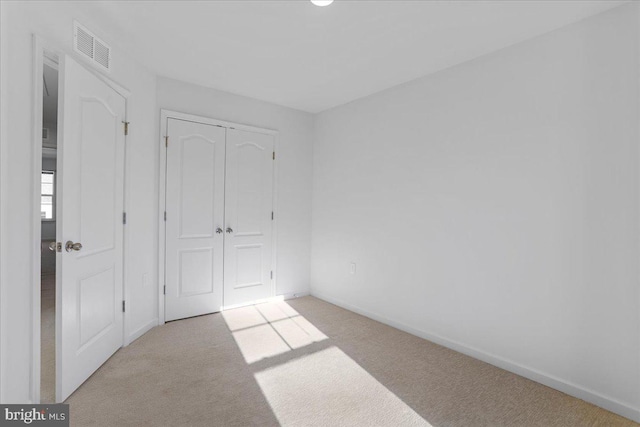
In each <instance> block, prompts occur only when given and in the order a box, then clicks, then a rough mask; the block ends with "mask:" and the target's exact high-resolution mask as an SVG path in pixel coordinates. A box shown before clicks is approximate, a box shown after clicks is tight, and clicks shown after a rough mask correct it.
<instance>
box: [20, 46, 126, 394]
mask: <svg viewBox="0 0 640 427" xmlns="http://www.w3.org/2000/svg"><path fill="white" fill-rule="evenodd" d="M45 46H47V45H45V44H44V43H43V41H42V40H40V39H38V38H37V37H36V39H35V64H36V67H35V73H34V87H35V93H34V99H35V101H34V122H33V126H34V137H33V144H34V149H33V152H34V169H35V170H34V187H33V197H34V199H33V200H34V204H35V206H34V212H33V215H34V230H35V231H34V251H36V253H38V256H37V257H36V259H37V261H34V267H35V268H34V270H33V274H34V289H33V292H34V293H33V307H34V310H33V319H34V322H33V324H32V325H33V329H32V333H33V338H34V347H33V349H34V351H33V353H32V355H33V362H32V395H33V400H34V402H40V403H53V402H63V401H64V400H65V399H66V398H67V397H69V395H70V394H71V393H73V392H74V391H75V389H76V388H78V387H79V386H80V385H81V384H82V383H83V382H84V381H85V380H86V379H87V378H88V377H89V376H90V375H91V374H93V372H95V370H96V369H98V368H99V367H100V366H101V365H102V364H103V363H104V362H105V361H106V360H107V359H108V358H109V357H111V355H112V354H113V353H115V352H116V351H117V350H118V349H119V348H120V347H122V346H123V344H124V309H125V304H124V302H125V301H124V297H123V295H124V274H123V272H124V221H123V216H124V179H125V174H124V164H125V136H126V131H127V124H128V122H127V120H126V104H127V97H128V95H129V93H128V92H126V91H123V90H121V88H120V87H119V86H118V85H116V84H115V83H113V82H111V81H110V80H108V79H106V78H105V77H104V76H101V75H100V74H98V73H96V72H95V71H93V70H91V69H90V68H87V67H85V66H84V65H82V64H81V63H80V62H78V61H77V60H76V59H75V58H74V57H72V56H70V55H65V54H61V53H53V52H59V51H58V50H56V49H52V48H49V47H45ZM36 160H37V161H36Z"/></svg>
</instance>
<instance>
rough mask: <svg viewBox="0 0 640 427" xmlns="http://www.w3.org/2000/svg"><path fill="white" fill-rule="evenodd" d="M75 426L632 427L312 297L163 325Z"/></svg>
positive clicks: (79, 412)
mask: <svg viewBox="0 0 640 427" xmlns="http://www.w3.org/2000/svg"><path fill="white" fill-rule="evenodd" d="M67 402H68V403H69V404H70V408H71V424H72V425H75V426H92V425H104V426H114V425H118V426H138V425H154V426H185V425H191V426H254V425H255V426H275V425H292V426H306V425H309V426H312V425H322V426H333V425H344V426H348V425H354V426H360V425H362V426H373V425H380V426H394V427H395V426H399V425H431V426H434V427H444V426H447V427H448V426H544V427H552V426H637V425H638V424H636V423H633V422H632V421H629V420H627V419H624V418H622V417H619V416H617V415H615V414H612V413H610V412H608V411H605V410H604V409H601V408H598V407H596V406H593V405H591V404H588V403H586V402H584V401H581V400H578V399H575V398H573V397H570V396H568V395H566V394H563V393H561V392H558V391H556V390H553V389H550V388H548V387H545V386H543V385H540V384H537V383H535V382H533V381H530V380H527V379H525V378H522V377H519V376H517V375H515V374H512V373H509V372H506V371H504V370H501V369H499V368H496V367H493V366H491V365H488V364H486V363H483V362H480V361H478V360H475V359H472V358H470V357H467V356H464V355H462V354H460V353H456V352H454V351H451V350H448V349H446V348H444V347H441V346H438V345H436V344H433V343H431V342H429V341H425V340H423V339H421V338H418V337H415V336H412V335H409V334H406V333H404V332H401V331H398V330H396V329H394V328H391V327H388V326H386V325H383V324H381V323H378V322H375V321H373V320H370V319H367V318H365V317H362V316H359V315H357V314H354V313H352V312H349V311H346V310H343V309H341V308H339V307H336V306H334V305H331V304H328V303H325V302H323V301H320V300H318V299H316V298H312V297H305V298H300V299H296V300H291V301H287V302H281V303H278V304H275V305H268V306H267V305H261V306H256V307H255V308H254V307H251V308H245V309H239V310H238V311H229V312H225V313H224V316H223V315H221V314H213V315H208V316H202V317H196V318H192V319H186V320H181V321H176V322H171V323H168V324H166V325H164V326H161V327H158V328H155V329H153V330H151V331H150V332H149V333H147V334H146V335H144V336H143V337H141V338H140V339H138V340H137V341H136V342H134V343H132V344H131V345H130V346H128V347H127V348H124V349H122V350H120V351H119V352H117V353H116V354H115V355H114V356H113V357H111V359H109V360H108V361H107V363H105V364H104V365H103V366H102V367H101V368H100V369H99V370H98V371H97V372H96V373H95V374H94V375H93V376H92V377H91V378H90V379H89V380H87V382H85V383H84V384H83V385H82V386H81V387H80V388H79V389H78V390H77V391H76V392H75V393H74V394H73V395H72V396H71V397H70V398H69V399H68V401H67Z"/></svg>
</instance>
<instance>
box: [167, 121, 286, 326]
mask: <svg viewBox="0 0 640 427" xmlns="http://www.w3.org/2000/svg"><path fill="white" fill-rule="evenodd" d="M168 119H177V120H184V121H188V122H195V123H203V124H208V125H213V126H220V127H223V128H230V129H238V130H245V131H249V132H255V133H262V134H266V135H272V136H273V150H274V151H275V152H276V153H278V135H279V132H278V131H277V130H274V129H266V128H260V127H256V126H250V125H245V124H242V123H234V122H228V121H225V120H219V119H213V118H211V117H203V116H197V115H194V114H188V113H181V112H179V111H173V110H167V109H161V110H160V133H159V135H160V140H159V144H160V163H159V165H160V168H159V169H160V173H159V185H158V278H159V280H158V325H164V324H165V309H164V304H165V297H164V286H165V281H166V274H165V273H166V268H165V267H166V266H165V249H166V235H165V221H164V212H165V206H166V195H167V191H166V185H167V150H166V147H165V141H166V140H165V138H166V136H167V120H168ZM277 201H278V155H277V154H276V158H275V159H274V164H273V193H272V204H273V212H274V219H273V224H272V227H273V228H272V239H271V244H272V251H271V254H272V255H271V265H272V268H273V280H272V281H271V297H276V289H277V288H276V283H277V280H278V268H277V267H278V264H277V260H278V255H277V236H278V233H277V230H278V206H277ZM223 301H224V300H223ZM223 309H224V307H223Z"/></svg>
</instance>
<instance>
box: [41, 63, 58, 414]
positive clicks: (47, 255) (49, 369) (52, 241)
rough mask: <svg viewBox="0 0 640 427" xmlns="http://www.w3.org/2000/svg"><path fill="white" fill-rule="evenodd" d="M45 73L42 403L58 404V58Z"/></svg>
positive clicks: (45, 64)
mask: <svg viewBox="0 0 640 427" xmlns="http://www.w3.org/2000/svg"><path fill="white" fill-rule="evenodd" d="M42 69H43V72H42V169H41V174H40V176H41V184H40V215H41V245H40V249H41V251H40V353H41V354H40V402H41V403H54V402H55V379H56V359H55V356H56V347H55V332H56V310H55V309H56V252H55V251H56V222H57V217H56V196H57V194H58V191H57V188H56V182H57V180H56V175H57V169H58V162H57V159H58V150H57V148H58V58H57V57H56V56H55V55H52V54H45V56H44V58H43V67H42Z"/></svg>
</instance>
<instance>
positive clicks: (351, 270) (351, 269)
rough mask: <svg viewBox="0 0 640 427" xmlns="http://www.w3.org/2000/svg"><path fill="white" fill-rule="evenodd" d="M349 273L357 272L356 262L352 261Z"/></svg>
mask: <svg viewBox="0 0 640 427" xmlns="http://www.w3.org/2000/svg"><path fill="white" fill-rule="evenodd" d="M349 274H356V263H355V262H352V263H351V265H350V266H349Z"/></svg>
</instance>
